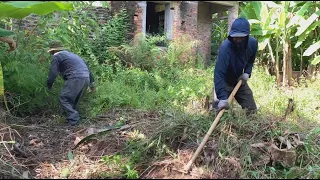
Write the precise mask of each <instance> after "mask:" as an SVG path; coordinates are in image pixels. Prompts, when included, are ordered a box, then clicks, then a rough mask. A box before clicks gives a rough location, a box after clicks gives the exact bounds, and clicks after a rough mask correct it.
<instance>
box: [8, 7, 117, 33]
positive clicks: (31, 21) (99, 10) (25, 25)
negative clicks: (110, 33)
mask: <svg viewBox="0 0 320 180" xmlns="http://www.w3.org/2000/svg"><path fill="white" fill-rule="evenodd" d="M87 11H89V12H91V13H89V16H90V14H95V15H96V17H97V21H98V23H99V24H103V23H106V22H107V21H108V20H109V18H110V17H111V13H112V12H111V11H110V10H109V9H107V8H103V7H93V8H90V9H88V10H87ZM80 13H81V12H80ZM53 14H54V16H55V17H56V18H57V19H58V18H59V13H58V12H55V13H53ZM39 17H41V16H39V15H36V14H30V15H29V16H27V17H25V18H23V19H22V20H21V21H20V22H19V20H15V21H14V27H13V28H14V29H18V26H19V25H20V29H22V30H23V29H32V28H34V27H35V26H36V25H37V23H38V19H39ZM49 26H50V24H49Z"/></svg>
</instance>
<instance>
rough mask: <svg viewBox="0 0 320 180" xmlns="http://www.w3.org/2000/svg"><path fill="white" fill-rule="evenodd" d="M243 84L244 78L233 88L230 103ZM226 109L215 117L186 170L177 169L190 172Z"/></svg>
mask: <svg viewBox="0 0 320 180" xmlns="http://www.w3.org/2000/svg"><path fill="white" fill-rule="evenodd" d="M241 84H242V80H239V82H238V84H237V85H236V87H235V88H234V89H233V91H232V92H231V94H230V96H229V98H228V102H229V104H231V102H232V99H233V97H234V96H235V94H236V93H237V92H238V89H239V88H240V86H241ZM224 111H225V109H222V110H221V111H220V112H219V113H218V115H217V116H216V118H215V119H214V121H213V123H212V125H211V127H210V129H209V131H208V132H207V134H206V135H205V137H204V138H203V140H202V142H201V144H200V145H199V147H198V148H197V150H196V152H195V153H194V154H193V156H192V158H191V160H190V161H189V162H188V164H187V166H185V168H184V170H182V171H181V170H177V169H175V170H177V171H179V172H182V173H185V174H187V173H189V171H190V169H191V166H192V164H193V163H194V161H195V160H196V158H197V157H198V155H199V154H200V152H201V150H202V148H203V147H204V145H205V144H206V142H207V141H208V139H209V137H210V135H211V134H212V132H213V130H214V128H215V127H216V126H217V124H218V122H219V120H220V118H221V117H222V115H223V113H224Z"/></svg>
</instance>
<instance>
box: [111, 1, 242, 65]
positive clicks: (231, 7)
mask: <svg viewBox="0 0 320 180" xmlns="http://www.w3.org/2000/svg"><path fill="white" fill-rule="evenodd" d="M108 2H109V4H110V5H111V9H114V10H116V9H120V8H121V7H126V8H127V9H131V10H132V11H131V12H133V13H134V15H133V25H134V28H133V31H134V34H137V33H143V34H145V33H148V34H157V33H161V32H159V30H162V33H166V34H167V37H168V39H174V38H175V37H177V36H179V35H181V34H188V35H190V36H191V37H192V38H193V39H195V40H198V41H199V42H200V47H199V48H198V49H197V50H198V52H199V53H200V54H201V55H202V57H203V60H204V63H205V64H207V63H208V62H209V61H210V59H211V32H212V14H214V13H220V12H225V11H228V16H227V17H220V18H228V24H229V28H230V26H231V24H232V22H233V21H234V19H235V18H237V17H238V7H239V2H238V1H122V2H121V1H108Z"/></svg>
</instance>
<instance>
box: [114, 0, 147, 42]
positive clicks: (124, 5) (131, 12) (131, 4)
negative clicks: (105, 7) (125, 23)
mask: <svg viewBox="0 0 320 180" xmlns="http://www.w3.org/2000/svg"><path fill="white" fill-rule="evenodd" d="M109 4H110V6H111V13H112V15H114V14H115V13H117V12H119V11H120V10H121V9H126V10H127V14H128V17H129V24H130V28H129V31H130V32H132V33H130V34H129V35H130V36H129V38H130V39H131V38H133V36H134V33H133V32H136V31H137V27H139V26H137V24H136V23H137V22H136V16H135V14H139V13H141V12H140V10H139V9H138V1H109ZM138 25H139V24H138ZM139 30H140V29H139ZM140 32H141V31H140Z"/></svg>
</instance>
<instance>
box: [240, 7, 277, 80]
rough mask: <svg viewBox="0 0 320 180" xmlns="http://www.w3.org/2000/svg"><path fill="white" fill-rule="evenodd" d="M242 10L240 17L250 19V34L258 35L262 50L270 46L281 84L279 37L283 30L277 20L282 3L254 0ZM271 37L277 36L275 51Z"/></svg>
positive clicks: (272, 59)
mask: <svg viewBox="0 0 320 180" xmlns="http://www.w3.org/2000/svg"><path fill="white" fill-rule="evenodd" d="M241 10H242V12H241V13H240V17H245V18H247V19H248V21H249V23H250V25H251V33H250V34H251V35H254V36H256V37H257V40H258V42H259V50H260V51H261V50H264V49H265V48H266V47H268V50H269V52H270V56H271V61H272V64H273V67H275V74H276V78H277V84H279V83H280V79H279V77H280V75H279V50H280V48H279V47H280V39H279V38H280V36H281V33H282V31H281V28H280V26H279V23H278V22H277V21H276V20H277V19H279V15H280V14H279V12H280V5H279V4H276V3H274V2H272V1H254V2H250V3H248V4H247V5H246V6H245V7H244V8H243V9H241ZM271 38H275V42H276V48H275V51H273V49H272V46H271V43H270V39H271ZM274 54H275V55H274Z"/></svg>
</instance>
